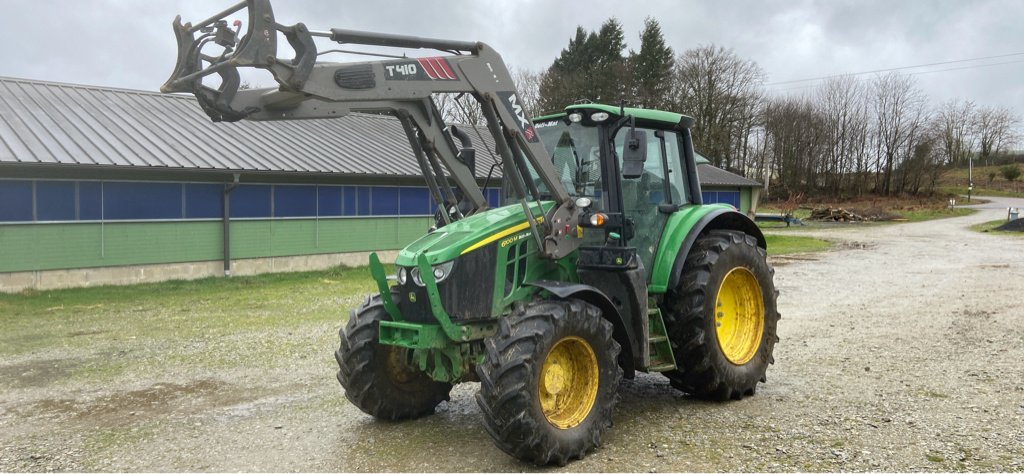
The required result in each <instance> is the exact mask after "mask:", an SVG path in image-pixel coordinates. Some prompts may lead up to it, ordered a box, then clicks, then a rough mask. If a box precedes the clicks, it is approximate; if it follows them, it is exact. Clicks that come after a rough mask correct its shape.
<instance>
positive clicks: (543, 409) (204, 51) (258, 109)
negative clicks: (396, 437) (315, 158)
mask: <svg viewBox="0 0 1024 474" xmlns="http://www.w3.org/2000/svg"><path fill="white" fill-rule="evenodd" d="M243 10H247V12H248V22H247V23H248V24H247V29H246V31H245V34H244V35H243V34H242V27H241V25H240V23H241V22H239V21H235V22H233V23H232V24H230V25H229V24H228V21H229V20H228V17H230V16H232V15H235V14H236V13H238V12H241V11H243ZM174 31H175V33H176V36H177V40H178V46H179V53H178V61H177V65H176V67H175V69H174V72H173V73H172V75H171V78H170V79H169V80H168V81H167V82H166V83H165V84H164V85H163V87H162V88H161V90H162V91H164V92H187V93H192V94H195V96H196V97H197V99H198V101H199V103H200V105H201V106H202V108H203V109H204V110H205V111H206V113H207V114H208V115H209V116H210V117H211V118H212V119H213V120H214V121H226V122H231V121H237V120H243V119H245V120H293V119H310V118H336V117H341V116H344V115H346V114H348V113H350V112H370V113H387V114H391V115H394V116H395V117H397V119H398V120H399V121H401V123H402V125H403V127H404V129H405V132H406V135H407V137H408V139H409V143H410V146H411V149H412V152H413V153H412V154H413V158H414V159H416V160H417V162H418V163H419V165H420V168H421V171H422V173H423V176H424V179H425V180H426V183H427V187H428V188H429V190H430V195H431V198H432V200H433V202H435V203H438V211H437V216H436V225H434V226H433V227H431V228H430V229H425V234H424V235H423V236H422V237H420V238H419V239H417V240H416V241H414V242H412V243H411V244H409V245H408V246H407V247H405V248H404V249H402V250H401V251H400V252H399V254H398V257H397V258H396V260H395V274H394V275H387V274H386V273H387V272H386V270H385V267H384V266H383V265H382V264H381V262H380V261H379V259H378V258H377V256H376V254H373V255H371V256H370V261H369V268H370V274H371V276H372V278H373V280H374V282H376V286H377V290H378V291H377V293H376V294H373V295H371V296H368V297H367V298H366V300H365V301H364V302H363V304H362V305H360V306H359V307H358V308H355V309H353V310H352V311H351V313H350V315H349V318H348V321H347V322H346V323H345V325H344V327H343V328H342V329H341V331H340V336H341V343H340V347H339V349H338V350H337V352H336V353H335V357H336V358H337V361H338V365H339V368H340V370H339V371H338V380H339V381H340V382H341V385H342V386H343V387H344V389H345V394H346V396H347V397H348V399H349V400H350V401H351V402H352V403H353V404H354V405H355V406H356V407H358V408H359V409H361V410H362V411H364V412H366V413H368V414H370V415H372V416H374V417H377V418H381V419H385V420H405V419H413V418H418V417H422V416H426V415H429V414H431V413H433V412H434V410H435V408H436V407H437V406H438V405H439V404H440V403H441V402H443V401H445V400H448V399H449V393H450V391H451V389H452V386H453V385H454V384H457V383H462V382H479V383H480V389H479V392H478V393H477V395H476V400H477V403H478V404H479V406H480V411H481V413H482V417H483V423H484V427H485V429H486V430H487V432H488V433H489V434H490V435H491V436H492V437H493V438H494V441H495V443H496V444H497V446H498V447H499V448H500V449H501V450H503V451H505V452H507V453H509V454H511V455H512V456H515V457H517V458H519V459H522V460H525V461H530V462H534V463H537V464H548V463H558V464H565V463H566V462H568V461H570V460H572V459H579V458H582V457H583V456H585V455H586V454H587V453H588V452H589V451H591V450H593V449H594V448H596V447H597V446H599V445H600V443H601V437H602V435H603V433H604V431H605V430H606V429H608V428H609V427H610V426H611V424H612V410H613V408H614V406H615V403H616V400H617V395H616V391H617V388H618V385H619V382H620V381H621V379H622V378H623V377H626V378H633V377H634V376H635V375H636V372H637V371H640V372H659V373H661V374H662V375H664V376H665V377H667V378H668V380H669V381H670V383H671V385H672V386H673V387H675V388H676V389H678V390H681V391H683V392H686V393H688V394H690V395H692V396H694V397H699V398H704V399H711V400H730V399H739V398H742V397H744V396H747V395H752V394H753V393H754V390H755V388H756V387H757V384H758V383H759V382H764V381H765V371H766V369H767V367H768V365H769V364H771V363H772V362H773V359H772V349H773V347H774V345H775V342H776V341H777V340H778V338H777V337H776V323H777V321H778V318H779V316H778V313H777V311H776V295H777V292H776V291H775V287H774V284H773V282H772V275H773V271H772V269H771V267H769V265H768V264H767V262H766V258H765V255H766V254H765V249H766V244H765V239H764V236H763V235H762V234H761V232H760V231H759V230H758V228H757V226H756V225H754V223H753V222H752V221H751V220H750V219H749V218H747V217H746V216H745V215H743V214H741V213H740V212H738V211H737V210H736V209H734V208H732V207H731V206H726V205H704V204H702V201H701V192H700V185H699V184H698V181H697V168H696V165H695V162H694V156H693V145H692V142H691V138H690V127H691V126H692V125H693V119H691V118H690V117H687V116H685V115H680V114H677V113H671V112H663V111H656V110H643V109H633V108H624V107H621V106H613V105H600V104H583V105H570V106H568V107H566V108H565V109H564V110H562V111H560V112H558V113H556V114H552V115H547V116H544V117H540V118H537V119H535V120H530V119H529V118H528V117H527V116H526V114H525V113H524V110H523V107H522V104H521V102H520V101H519V99H518V96H517V94H516V90H515V85H514V83H513V81H512V78H511V77H510V75H509V72H508V70H507V68H506V66H505V64H504V62H503V61H502V59H501V57H500V56H499V55H498V54H497V53H496V52H495V51H494V50H493V49H491V48H490V47H489V46H487V45H486V44H483V43H477V42H463V41H448V40H437V39H427V38H418V37H411V36H401V35H390V34H381V33H373V32H364V31H354V30H346V29H332V30H329V31H313V30H309V29H308V28H307V27H306V26H305V25H304V24H302V23H298V24H295V25H282V24H278V23H277V22H276V21H275V19H274V14H273V12H272V10H271V7H270V4H269V0H246V1H243V2H240V3H238V4H237V5H234V6H233V7H231V8H229V9H227V10H224V11H222V12H220V13H218V14H216V15H214V16H213V17H211V18H209V19H207V20H204V21H201V22H198V23H196V24H191V23H185V24H182V23H181V19H180V17H179V18H177V19H175V21H174ZM279 36H283V37H284V38H285V39H286V40H287V41H288V43H289V45H290V46H291V49H292V50H293V53H294V54H293V55H292V57H290V58H287V59H283V58H280V57H278V53H277V41H278V39H279ZM316 38H324V39H326V40H329V41H333V42H337V43H341V44H357V45H370V46H378V47H386V48H404V49H432V50H438V51H441V52H443V53H445V54H444V55H441V56H424V57H417V58H409V57H406V56H404V55H401V56H399V55H394V54H383V53H374V54H377V55H378V56H379V57H378V58H375V59H374V60H372V61H366V62H344V63H338V62H326V61H320V60H319V57H320V56H321V55H323V54H325V53H335V52H337V51H338V50H330V51H324V52H322V53H320V52H318V50H317V45H316V43H315V41H314V39H316ZM360 53H361V54H366V52H365V51H360ZM244 67H249V68H260V69H264V70H267V71H269V72H270V73H271V74H272V75H273V77H274V78H275V80H276V81H277V82H278V87H275V88H268V89H249V90H240V88H239V84H240V76H239V72H238V70H239V68H244ZM214 76H219V78H217V77H214ZM211 77H213V78H214V80H210V78H211ZM438 93H449V94H461V95H464V96H465V97H468V98H471V99H473V100H475V101H476V103H477V104H478V105H479V107H480V110H481V111H482V112H483V116H484V118H485V119H486V130H487V133H488V134H489V135H490V136H491V137H492V138H493V139H494V142H495V144H496V146H495V150H494V151H495V152H496V153H497V162H498V163H499V165H500V167H501V170H502V175H503V178H502V180H503V204H504V205H503V206H501V207H497V208H491V207H489V206H488V204H487V201H486V200H485V199H484V197H483V193H482V192H481V190H480V187H479V185H478V183H477V181H476V174H475V167H476V163H475V162H476V159H475V157H476V150H475V149H474V147H473V143H472V140H471V139H470V134H468V133H466V131H465V130H463V129H460V128H458V127H456V126H451V125H448V124H445V123H444V120H442V118H441V114H440V113H439V112H438V109H437V107H436V105H435V103H434V101H433V100H432V95H433V94H438Z"/></svg>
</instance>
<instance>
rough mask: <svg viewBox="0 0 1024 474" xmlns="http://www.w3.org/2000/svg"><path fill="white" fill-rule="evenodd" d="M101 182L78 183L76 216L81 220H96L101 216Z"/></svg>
mask: <svg viewBox="0 0 1024 474" xmlns="http://www.w3.org/2000/svg"><path fill="white" fill-rule="evenodd" d="M102 190H103V183H100V182H97V181H82V182H80V183H78V218H79V219H81V220H83V221H98V220H100V219H101V218H103V191H102Z"/></svg>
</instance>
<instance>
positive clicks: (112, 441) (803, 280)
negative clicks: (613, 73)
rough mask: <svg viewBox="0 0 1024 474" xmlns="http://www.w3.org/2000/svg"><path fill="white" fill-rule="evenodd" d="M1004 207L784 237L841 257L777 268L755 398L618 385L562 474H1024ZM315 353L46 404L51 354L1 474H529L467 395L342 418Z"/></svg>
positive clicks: (9, 378) (19, 382)
mask: <svg viewBox="0 0 1024 474" xmlns="http://www.w3.org/2000/svg"><path fill="white" fill-rule="evenodd" d="M1010 205H1015V206H1020V207H1024V200H1009V199H1002V198H996V199H993V201H992V203H990V204H988V205H983V206H981V208H982V210H981V212H979V213H977V214H975V215H972V216H968V217H962V218H955V219H945V220H936V221H928V222H921V223H914V224H900V225H887V226H871V227H863V228H847V229H828V230H816V231H809V232H802V231H795V232H793V231H790V232H793V233H805V234H808V235H814V236H817V237H823V238H827V239H829V240H832V241H835V242H837V246H836V249H835V250H833V251H830V252H827V253H820V254H805V255H797V256H792V257H789V258H774V259H773V260H774V264H775V265H776V267H777V273H776V283H777V285H778V287H779V289H780V290H781V292H782V295H781V297H780V299H779V305H780V312H781V313H782V315H783V319H782V321H780V325H779V334H780V336H781V339H782V340H781V342H780V344H778V345H777V346H776V354H775V358H776V361H777V363H776V365H775V366H773V367H772V368H771V369H770V370H769V372H768V383H767V384H765V385H762V386H761V388H760V390H759V391H758V393H757V395H756V396H754V397H752V398H748V399H746V400H743V401H738V402H731V403H722V404H719V403H704V402H699V401H694V400H691V399H688V398H686V397H684V396H681V395H679V394H678V393H675V392H674V391H673V390H672V389H671V388H670V387H669V386H668V384H667V383H666V382H665V381H664V380H663V379H662V378H661V377H660V376H647V375H641V376H639V377H638V378H637V379H636V380H633V381H624V383H623V386H622V388H621V390H620V392H621V398H622V401H621V403H620V404H619V407H618V409H617V411H616V413H615V426H614V428H613V429H612V430H611V431H610V432H609V434H608V435H607V436H606V438H605V445H604V447H603V448H602V449H600V450H599V451H597V452H594V453H592V454H591V455H590V456H589V457H588V458H586V459H585V460H583V461H579V462H576V463H573V464H570V465H569V466H567V467H565V468H559V469H553V470H556V471H558V470H564V471H641V472H655V471H693V470H697V471H748V470H768V471H833V470H844V471H857V470H885V471H893V470H895V471H903V470H928V471H950V470H953V471H959V470H997V471H1004V470H1005V471H1022V470H1024V311H1022V309H1021V308H1022V307H1024V238H1016V237H1015V236H1005V235H986V234H980V233H976V232H972V231H969V230H967V229H966V228H967V226H968V225H970V224H973V223H978V222H984V221H988V220H993V219H997V218H999V217H1000V216H1005V212H1006V207H1008V206H1010ZM338 325H340V322H339V324H338ZM336 328H337V325H335V327H333V328H329V327H317V328H312V329H310V330H311V331H324V332H328V331H334V330H336ZM303 330H306V328H303ZM280 337H281V338H291V339H295V340H298V341H302V340H312V339H311V338H312V336H311V335H310V334H304V333H302V332H301V331H289V332H288V333H286V334H285V333H282V334H281V335H280ZM315 340H316V341H317V342H316V344H318V345H321V344H322V345H323V347H313V348H312V349H313V351H312V353H313V354H316V356H313V357H311V358H306V357H305V356H303V357H296V359H295V362H294V364H293V365H292V366H290V367H287V369H280V368H273V367H270V368H267V367H260V366H252V367H247V366H245V364H244V363H243V364H241V365H240V366H239V367H238V368H237V369H233V370H227V371H208V372H198V373H196V372H191V371H182V372H181V373H178V374H177V375H174V376H169V377H167V376H161V377H160V378H156V377H153V376H147V374H133V375H132V376H131V377H130V378H129V379H126V380H122V381H121V382H120V383H118V384H116V386H105V387H72V388H70V389H69V388H67V387H66V386H64V385H61V386H60V387H61V388H60V389H55V388H53V387H54V384H55V383H56V381H57V380H58V379H59V378H60V375H61V374H60V373H59V370H58V373H52V372H53V371H54V370H57V369H53V367H65V366H64V365H61V364H59V363H55V362H54V360H59V359H60V357H61V356H60V354H55V355H51V356H50V357H51V359H39V360H38V361H37V362H33V361H23V362H20V363H18V364H14V365H11V364H10V363H9V361H8V362H4V361H0V387H3V392H2V393H0V426H2V427H3V429H2V430H0V471H21V470H31V471H42V470H113V471H135V470H143V471H168V470H170V471H238V470H243V471H249V470H255V471H296V470H298V471H323V470H326V471H495V470H497V471H521V470H535V469H536V468H535V467H533V466H530V465H523V464H520V463H518V462H516V461H514V460H512V459H511V458H509V457H507V456H506V455H504V454H503V453H501V452H500V451H498V450H497V449H496V448H494V447H493V446H492V444H491V441H490V439H489V437H488V436H487V434H486V433H485V432H484V430H483V428H482V427H481V426H480V423H479V419H478V418H479V410H478V409H477V407H476V404H475V402H474V401H473V399H472V394H473V393H474V392H475V390H476V385H473V384H468V385H464V386H460V387H457V388H456V390H455V391H454V392H453V401H452V402H451V403H447V404H442V406H441V407H440V409H439V412H438V414H437V415H435V416H432V417H428V418H426V419H423V420H418V421H414V422H407V423H401V424H392V423H383V422H376V421H374V420H372V419H370V418H369V417H367V416H365V415H363V414H362V413H361V412H359V411H358V410H357V409H356V408H354V407H353V406H351V405H349V404H348V403H347V402H346V401H344V397H343V396H342V394H341V391H340V388H339V386H338V384H337V382H336V381H335V380H334V374H333V371H334V370H335V369H334V367H333V360H331V351H333V349H334V347H333V345H334V344H335V339H334V338H333V337H331V338H327V337H324V338H317V339H315ZM321 341H322V342H321ZM68 350H69V351H70V350H72V348H71V347H70V346H69V348H68ZM111 356H116V354H115V355H111ZM317 357H319V358H317ZM34 363H38V364H40V365H39V367H35V368H33V367H32V366H31V364H34ZM65 368H66V367H65ZM37 369H38V370H37ZM44 369H45V370H44Z"/></svg>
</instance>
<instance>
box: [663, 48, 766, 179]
mask: <svg viewBox="0 0 1024 474" xmlns="http://www.w3.org/2000/svg"><path fill="white" fill-rule="evenodd" d="M764 78H765V73H764V70H762V69H761V67H760V66H758V65H757V63H755V62H753V61H749V60H744V59H741V58H740V57H739V56H737V55H736V53H735V52H733V51H732V50H728V49H725V48H722V47H720V46H719V47H716V46H713V45H708V46H700V47H697V48H695V49H690V50H687V51H686V52H684V53H683V54H681V55H680V56H679V59H678V60H677V61H676V69H675V83H674V89H675V93H674V94H673V95H674V96H675V98H676V105H677V109H678V110H679V111H681V112H683V113H686V114H689V115H693V116H694V118H695V119H696V120H697V123H696V125H695V126H694V128H693V141H694V146H695V147H696V148H697V149H698V150H700V151H701V152H702V153H704V154H705V155H706V156H707V157H708V158H709V159H711V160H712V161H713V162H714V164H715V165H716V166H722V167H727V168H728V167H732V166H734V165H735V164H736V163H738V162H740V161H741V156H737V153H742V152H745V150H746V149H747V147H746V139H747V137H749V136H750V134H751V131H752V128H753V126H754V123H755V120H754V118H755V117H756V113H757V110H758V106H759V105H760V102H761V101H762V98H763V92H762V84H763V83H764Z"/></svg>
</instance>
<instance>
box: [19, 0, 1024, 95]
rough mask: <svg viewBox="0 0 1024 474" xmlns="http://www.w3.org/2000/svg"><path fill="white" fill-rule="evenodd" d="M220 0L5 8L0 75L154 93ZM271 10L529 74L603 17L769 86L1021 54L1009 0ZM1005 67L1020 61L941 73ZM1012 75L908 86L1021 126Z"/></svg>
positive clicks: (1019, 91) (344, 5)
mask: <svg viewBox="0 0 1024 474" xmlns="http://www.w3.org/2000/svg"><path fill="white" fill-rule="evenodd" d="M231 1H233V0H226V1H224V2H212V1H199V0H177V1H160V2H152V1H142V0H49V1H39V0H5V1H4V2H3V4H4V10H5V12H4V15H3V16H2V17H0V55H2V56H0V57H2V58H3V61H2V62H0V75H4V76H13V77H27V78H35V79H44V80H53V81H62V82H74V83H85V84H96V85H106V86H113V87H126V88H136V89H145V90H155V89H157V88H158V87H159V85H160V84H161V83H163V81H164V80H165V79H166V76H167V74H168V73H169V72H170V70H171V68H172V67H173V63H174V57H175V52H174V38H173V35H172V33H171V29H170V23H171V20H172V19H173V18H174V16H175V15H176V14H178V13H181V14H182V15H183V17H184V18H186V19H191V20H198V19H201V18H205V17H206V16H208V15H210V14H212V13H214V11H215V10H218V9H220V8H223V7H224V6H227V5H228V4H230V3H231ZM220 3H223V5H221V4H220ZM275 8H276V13H277V16H278V20H279V21H280V22H282V23H293V22H297V21H303V22H305V23H306V24H307V26H309V27H310V28H313V29H324V30H326V29H329V28H331V27H341V28H352V29H364V30H372V31H382V32H392V33H400V34H409V35H416V36H432V37H442V38H453V39H467V40H479V41H484V42H486V43H489V44H490V45H491V46H493V47H494V48H495V49H497V50H498V51H499V52H501V53H502V55H503V56H504V58H505V60H506V62H507V63H508V64H510V65H513V66H517V67H525V68H530V69H535V70H536V69H541V68H544V67H546V66H547V65H548V64H550V63H551V61H552V60H553V59H554V57H555V56H556V55H557V54H558V52H559V51H560V50H561V49H562V48H564V47H565V46H566V44H567V43H568V40H569V37H570V36H571V35H572V34H573V32H574V30H575V27H576V26H577V25H582V26H583V27H584V28H587V29H596V28H598V27H599V26H600V24H601V23H602V22H604V21H605V20H606V19H607V18H608V17H610V16H615V17H617V18H618V19H619V20H620V21H621V22H622V24H623V26H624V27H625V29H626V35H627V40H628V42H629V46H630V47H632V48H634V49H635V48H637V47H638V46H639V44H638V43H639V40H638V34H639V30H640V28H641V27H642V25H643V20H644V18H645V17H648V16H650V17H653V18H655V19H657V20H658V21H659V22H660V23H661V25H662V27H663V30H664V32H665V35H666V39H667V40H668V42H669V44H670V45H671V46H672V47H673V48H674V49H675V50H676V51H677V52H681V51H683V50H686V49H688V48H691V47H694V46H696V45H699V44H716V45H721V46H725V47H727V48H732V49H733V50H735V51H736V52H737V54H739V55H740V56H743V57H745V58H748V59H752V60H754V61H756V62H757V63H758V64H760V65H761V66H762V67H763V68H764V69H765V71H766V72H767V73H768V77H769V82H773V81H785V80H792V79H803V78H809V77H818V76H825V75H830V74H841V73H849V72H859V71H866V70H873V69H882V68H890V67H900V66H907V65H914V64H922V63H930V62H941V61H949V60H956V59H966V58H977V57H983V56H993V55H998V54H1006V53H1016V52H1024V35H1021V34H1020V33H1019V28H1018V23H1019V19H1020V18H1022V17H1024V3H1021V2H1015V1H1011V0H989V1H984V0H983V1H975V2H962V1H951V0H938V1H929V2H892V1H880V0H867V1H862V0H857V1H853V0H841V1H828V2H824V1H795V2H794V1H782V0H765V1H754V0H742V1H730V2H707V1H702V2H698V1H693V0H684V1H671V0H643V1H636V2H628V3H623V2H613V1H611V0H598V1H582V0H572V1H560V2H554V1H545V0H524V1H508V0H475V1H474V0H450V1H445V2H421V1H416V0H378V1H375V2H354V1H348V2H340V1H317V0H290V1H277V2H275ZM1013 60H1022V61H1024V55H1021V56H1015V57H1010V58H1005V59H1002V60H988V61H978V62H973V63H961V64H955V65H950V66H949V68H952V67H963V66H977V65H979V64H986V63H997V62H1007V61H1013ZM929 69H930V70H935V69H941V68H940V67H932V68H929ZM923 71H924V69H922V70H911V71H906V72H908V73H914V72H923ZM1020 77H1024V62H1018V63H1015V64H1003V65H996V66H991V67H975V68H970V69H961V70H956V71H945V72H936V73H930V74H920V75H917V76H916V78H917V79H918V81H919V84H920V85H921V87H922V88H923V89H924V90H925V92H926V93H927V94H928V95H929V96H930V97H931V98H932V100H933V102H934V103H938V102H941V101H943V100H946V99H949V98H951V97H964V98H968V99H972V100H975V101H976V102H978V103H980V104H984V105H1001V106H1007V107H1010V108H1012V109H1014V110H1015V111H1016V113H1017V114H1024V81H1021V80H1020V79H1019V78H1020ZM260 81H261V82H263V81H265V79H260ZM807 84H808V83H803V84H794V85H793V86H803V85H807ZM262 85H269V84H262ZM793 86H790V87H789V89H791V88H792V87H793ZM772 89H773V90H781V89H786V87H781V86H780V87H773V88H772ZM797 92H799V90H797Z"/></svg>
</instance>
